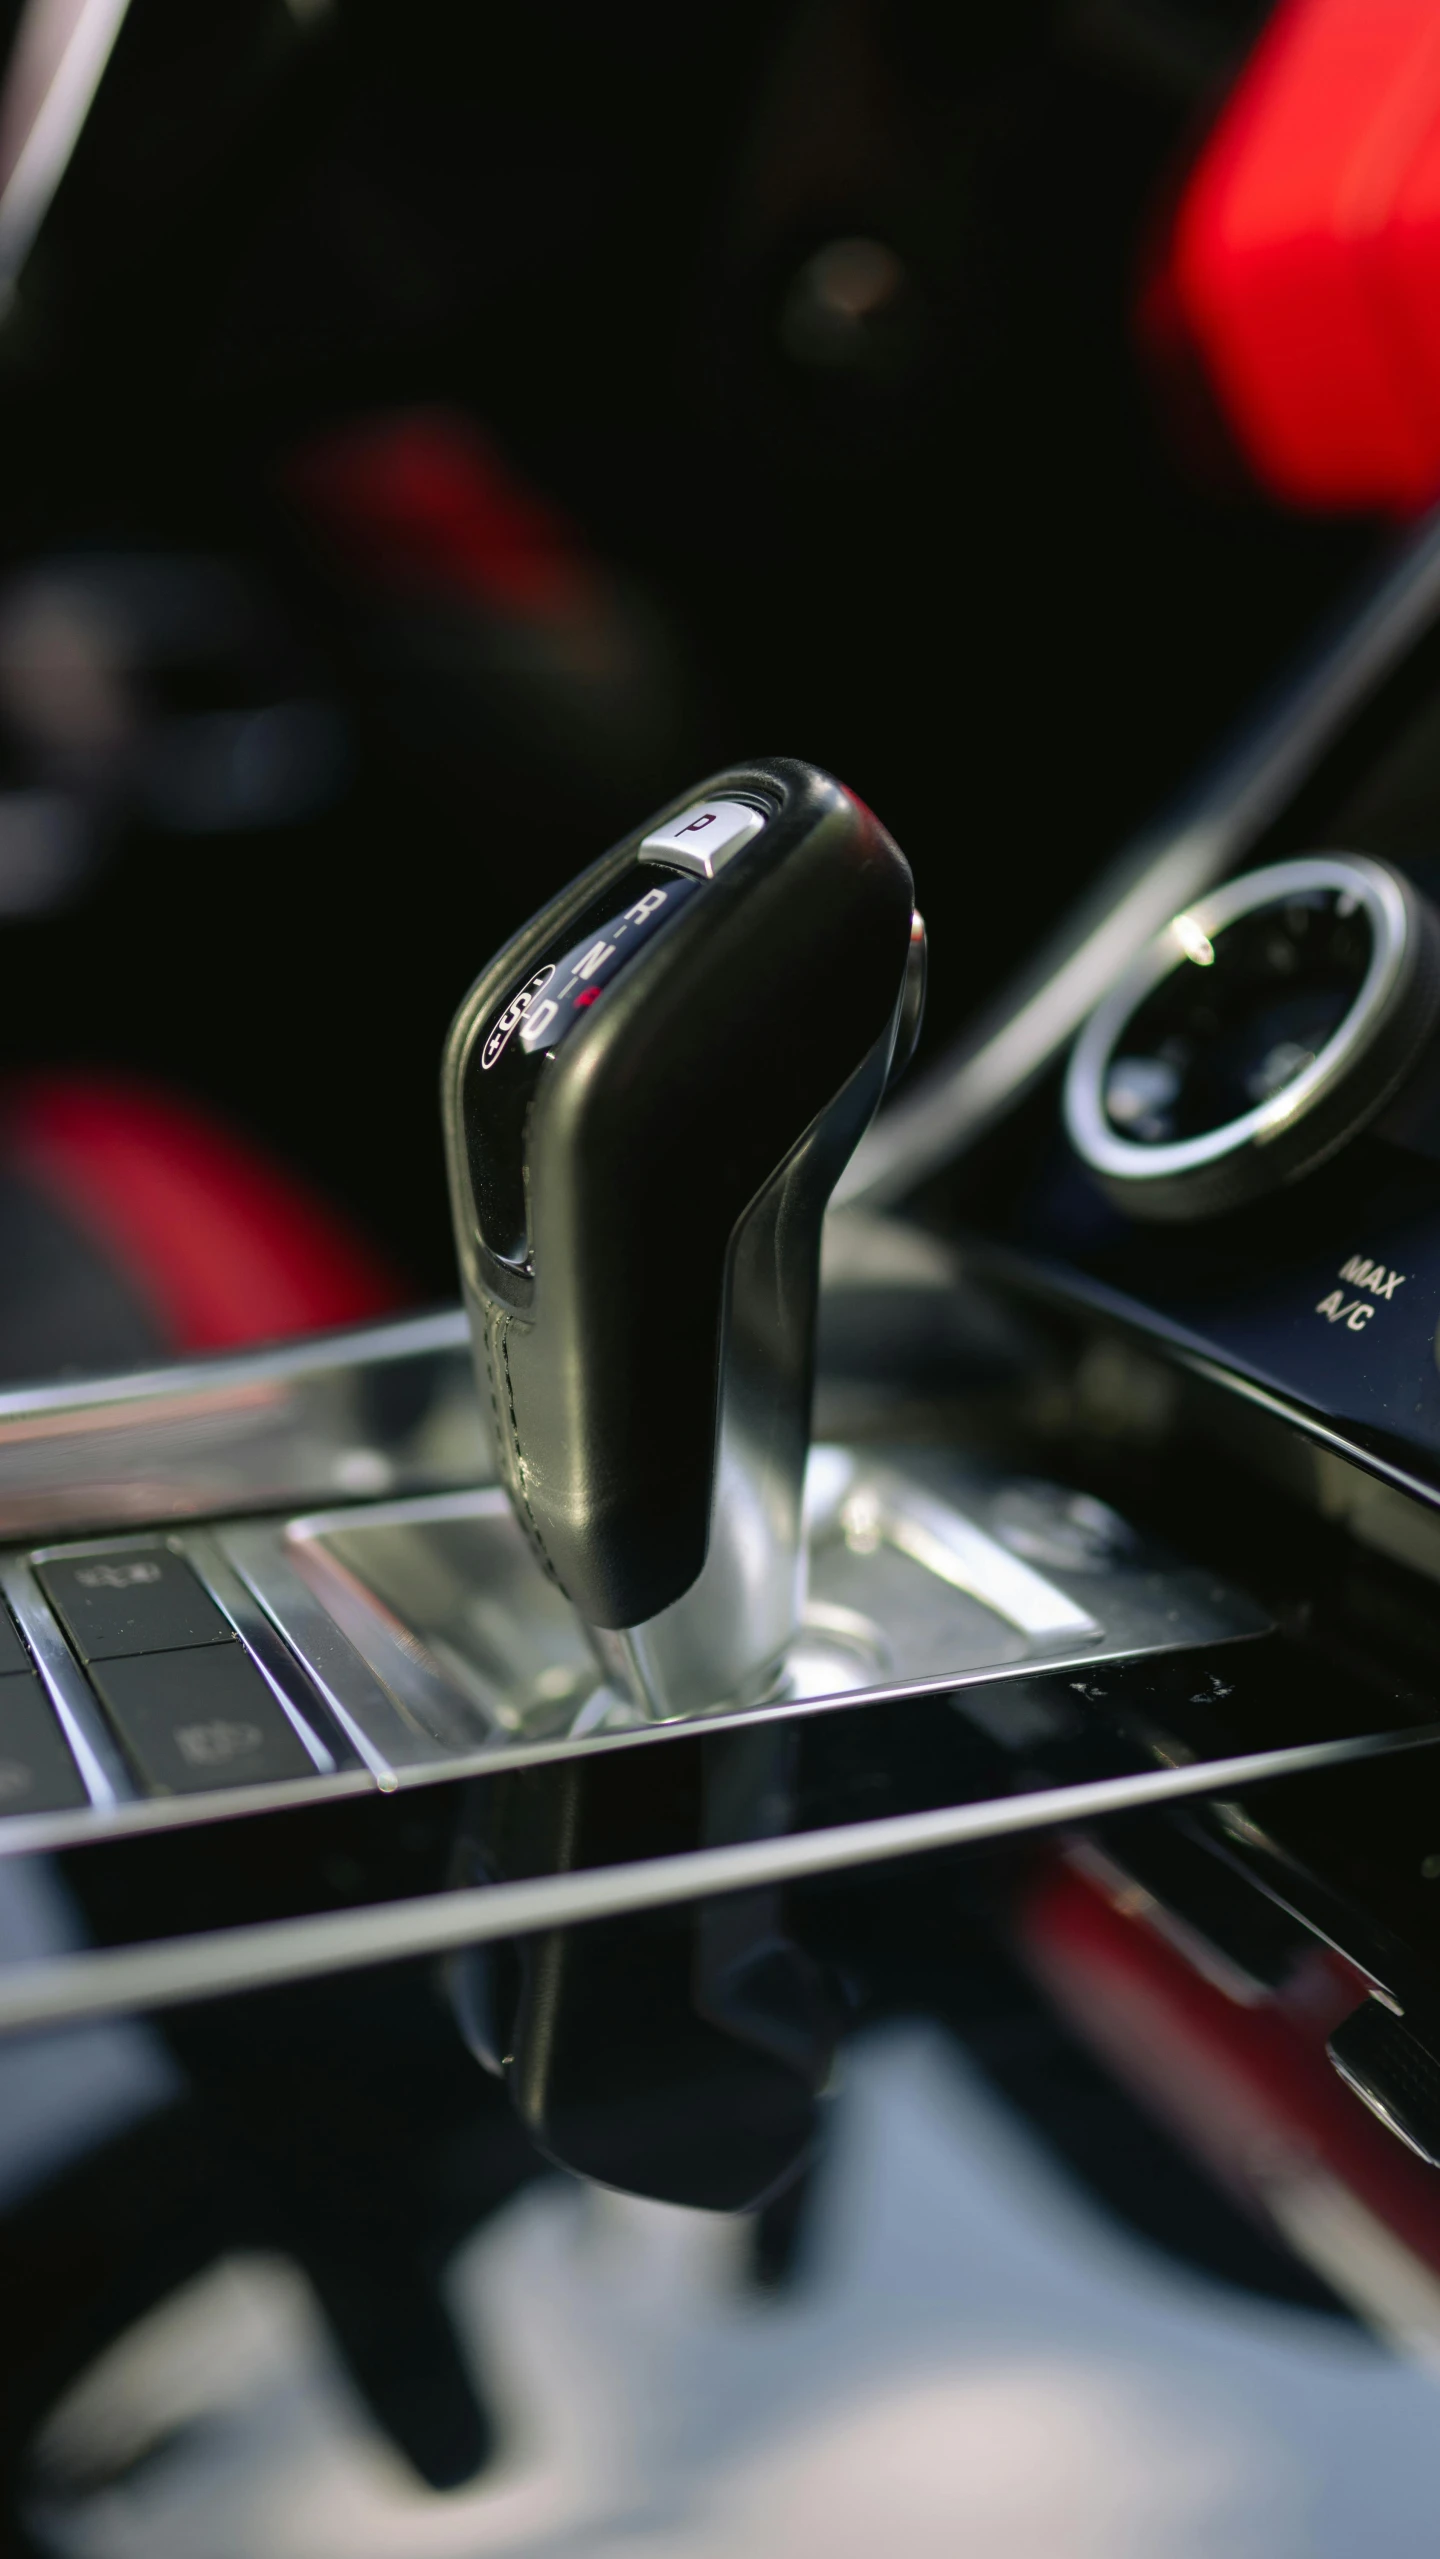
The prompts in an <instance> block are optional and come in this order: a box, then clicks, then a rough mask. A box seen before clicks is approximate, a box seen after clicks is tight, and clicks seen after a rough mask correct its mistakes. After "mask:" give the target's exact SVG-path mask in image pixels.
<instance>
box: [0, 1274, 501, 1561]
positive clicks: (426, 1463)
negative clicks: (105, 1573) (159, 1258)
mask: <svg viewBox="0 0 1440 2559" xmlns="http://www.w3.org/2000/svg"><path fill="white" fill-rule="evenodd" d="M493 1477H494V1468H493V1463H492V1459H491V1453H490V1447H489V1442H488V1438H487V1435H486V1432H485V1428H484V1424H483V1420H482V1417H481V1412H480V1406H479V1402H478V1399H477V1397H476V1393H475V1384H474V1375H473V1371H472V1368H471V1363H470V1336H469V1330H468V1328H467V1325H466V1322H465V1317H464V1315H463V1313H462V1312H461V1310H460V1309H459V1308H458V1307H446V1308H443V1309H442V1310H440V1311H439V1312H438V1313H435V1314H431V1315H418V1316H411V1317H406V1318H404V1319H402V1320H399V1321H397V1322H395V1323H391V1324H374V1325H367V1326H365V1327H364V1328H363V1329H360V1330H357V1331H353V1332H344V1333H329V1334H321V1335H311V1336H307V1337H306V1338H304V1339H302V1340H300V1341H293V1342H280V1343H275V1344H273V1345H271V1346H270V1347H269V1348H267V1349H264V1350H257V1351H245V1352H241V1353H227V1354H225V1355H224V1356H222V1357H219V1358H216V1359H203V1360H188V1361H177V1362H176V1363H175V1364H174V1365H173V1366H171V1367H166V1368H154V1369H137V1370H133V1371H130V1372H128V1373H126V1374H124V1375H121V1376H117V1377H97V1378H82V1379H77V1380H74V1381H67V1382H66V1383H64V1384H63V1385H53V1386H24V1387H12V1388H10V1389H8V1390H7V1391H5V1392H3V1393H0V1537H3V1538H6V1539H10V1540H13V1541H15V1542H16V1543H19V1542H20V1541H21V1540H22V1539H27V1540H36V1541H38V1540H39V1539H40V1538H42V1537H57V1536H58V1537H65V1536H84V1535H86V1534H87V1533H88V1532H95V1531H101V1530H104V1529H122V1530H123V1529H127V1528H137V1527H139V1526H141V1525H142V1524H144V1525H146V1526H149V1527H161V1528H163V1527H165V1526H166V1525H167V1524H168V1523H170V1522H172V1521H179V1520H184V1519H203V1518H207V1517H208V1518H214V1517H217V1516H224V1515H226V1514H229V1515H231V1516H233V1515H234V1514H235V1513H236V1512H239V1511H246V1510H276V1509H280V1508H282V1507H287V1506H288V1507H289V1508H292V1509H294V1508H298V1507H300V1506H301V1505H302V1504H313V1503H316V1502H333V1501H344V1500H347V1499H350V1500H362V1499H372V1500H373V1499H374V1498H375V1497H376V1496H377V1495H379V1494H386V1493H399V1492H420V1491H425V1490H428V1489H430V1488H432V1487H441V1486H445V1485H451V1484H475V1483H484V1482H488V1481H493Z"/></svg>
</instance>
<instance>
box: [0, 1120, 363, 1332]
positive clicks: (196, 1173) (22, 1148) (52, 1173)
mask: <svg viewBox="0 0 1440 2559" xmlns="http://www.w3.org/2000/svg"><path fill="white" fill-rule="evenodd" d="M0 1150H3V1154H4V1158H5V1160H6V1162H7V1163H8V1164H9V1165H10V1166H12V1167H13V1168H14V1169H15V1170H16V1171H17V1172H18V1173H20V1174H21V1175H22V1176H23V1177H24V1178H25V1179H26V1180H27V1181H29V1182H30V1183H32V1184H33V1185H34V1186H35V1187H36V1188H37V1189H38V1190H40V1191H41V1192H42V1193H43V1194H44V1195H45V1196H46V1197H48V1198H49V1199H50V1200H51V1201H52V1202H53V1204H54V1205H55V1206H56V1207H57V1208H59V1209H60V1210H61V1211H62V1212H63V1213H64V1214H65V1215H66V1216H67V1217H68V1218H69V1219H70V1220H71V1221H72V1223H73V1224H75V1225H76V1226H79V1227H80V1228H82V1229H83V1230H84V1231H85V1232H86V1233H87V1234H88V1235H89V1236H90V1237H91V1238H92V1240H93V1241H94V1243H95V1244H96V1245H97V1246H98V1247H99V1249H100V1250H101V1251H102V1252H103V1254H104V1255H105V1256H106V1258H107V1259H108V1260H110V1261H112V1262H113V1263H114V1264H115V1265H116V1266H117V1267H118V1269H119V1270H120V1272H121V1273H122V1275H123V1277H124V1278H125V1279H126V1280H127V1281H128V1282H129V1284H130V1286H131V1287H132V1288H133V1289H134V1291H135V1292H136V1294H137V1295H138V1296H139V1297H140V1298H141V1299H142V1300H143V1301H144V1303H145V1304H146V1305H148V1306H149V1308H150V1309H151V1310H152V1312H153V1314H154V1316H155V1318H156V1321H157V1323H158V1326H159V1328H160V1330H161V1332H162V1334H163V1336H164V1337H165V1339H166V1340H167V1341H168V1342H169V1343H170V1344H171V1346H172V1347H173V1348H174V1349H175V1350H189V1351H204V1350H221V1349H224V1348H226V1347H228V1346H231V1345H233V1344H236V1343H240V1342H250V1341H263V1340H269V1339H274V1338H275V1337H277V1336H281V1335H284V1334H287V1333H303V1332H313V1331H318V1330H321V1329H323V1328H324V1327H326V1326H329V1325H338V1324H355V1323H360V1322H363V1321H365V1320H366V1319H367V1318H369V1317H372V1316H377V1315H383V1314H385V1313H386V1312H388V1311H389V1310H391V1309H393V1308H394V1307H395V1306H397V1305H398V1304H400V1303H401V1302H402V1301H403V1291H402V1289H401V1288H400V1286H399V1284H398V1282H397V1281H396V1279H395V1278H394V1276H393V1275H392V1273H390V1272H389V1271H388V1270H387V1269H386V1268H385V1267H384V1265H383V1263H382V1262H381V1261H380V1259H379V1258H378V1256H377V1255H375V1254H374V1253H372V1252H371V1251H370V1249H369V1248H368V1247H367V1246H366V1245H365V1244H363V1243H361V1242H360V1241H359V1240H358V1239H357V1238H356V1237H355V1236H354V1235H352V1234H351V1233H350V1232H349V1231H348V1229H347V1228H346V1226H345V1225H344V1223H343V1221H342V1220H341V1219H340V1218H339V1217H337V1216H336V1215H335V1214H334V1213H333V1212H332V1211H331V1210H329V1209H328V1208H326V1207H324V1206H323V1205H321V1203H319V1202H318V1201H317V1200H315V1199H313V1198H312V1197H311V1196H310V1194H309V1193H308V1192H307V1191H306V1190H304V1189H303V1188H302V1186H301V1185H300V1184H299V1183H298V1182H297V1181H295V1180H294V1179H293V1178H292V1177H291V1176H290V1175H288V1174H286V1173H282V1172H280V1171H277V1169H276V1168H275V1166H274V1165H273V1164H270V1163H269V1162H267V1161H266V1159H265V1158H264V1157H263V1156H262V1155H261V1154H259V1153H258V1152H257V1150H256V1149H255V1148H254V1147H252V1146H250V1145H249V1144H247V1142H246V1141H245V1140H244V1139H243V1138H240V1137H237V1136H235V1135H233V1134H232V1133H231V1132H230V1131H228V1130H227V1129H225V1128H223V1127H221V1126H218V1125H217V1124H216V1123H215V1121H213V1120H212V1119H211V1118H210V1117H209V1116H208V1115H207V1114H205V1113H202V1112H201V1111H199V1110H197V1109H195V1108H193V1107H192V1106H191V1105H189V1104H188V1103H184V1102H180V1101H177V1100H175V1099H174V1097H173V1096H171V1095H169V1094H167V1093H164V1092H161V1091H158V1090H155V1089H152V1088H150V1087H148V1086H145V1085H142V1084H133V1083H129V1082H124V1081H119V1080H116V1081H110V1080H101V1079H100V1078H98V1077H91V1076H84V1075H51V1076H43V1077H38V1078H35V1079H33V1080H32V1081H29V1082H27V1083H24V1084H21V1085H18V1086H16V1087H13V1088H12V1089H11V1090H10V1092H9V1093H8V1094H7V1095H6V1096H5V1099H4V1102H3V1104H0Z"/></svg>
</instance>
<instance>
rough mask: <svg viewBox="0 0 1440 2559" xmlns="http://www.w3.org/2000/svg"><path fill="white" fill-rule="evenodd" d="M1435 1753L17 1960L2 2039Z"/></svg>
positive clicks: (1240, 1769)
mask: <svg viewBox="0 0 1440 2559" xmlns="http://www.w3.org/2000/svg"><path fill="white" fill-rule="evenodd" d="M1437 1742H1440V1726H1436V1725H1429V1726H1427V1727H1425V1728H1424V1729H1423V1730H1422V1731H1419V1732H1407V1733H1384V1734H1373V1735H1372V1734H1367V1735H1363V1736H1360V1737H1358V1738H1355V1739H1351V1740H1348V1741H1333V1742H1307V1743H1303V1744H1300V1745H1298V1746H1295V1747H1292V1748H1290V1749H1286V1750H1270V1751H1254V1752H1251V1753H1248V1754H1246V1755H1242V1756H1240V1757H1235V1758H1230V1759H1217V1760H1212V1761H1210V1762H1209V1763H1208V1764H1207V1765H1205V1766H1201V1767H1196V1766H1187V1767H1184V1768H1162V1769H1146V1770H1144V1771H1142V1772H1141V1773H1140V1774H1139V1775H1136V1776H1131V1777H1107V1778H1100V1779H1094V1780H1091V1781H1089V1782H1088V1783H1086V1784H1083V1785H1079V1786H1054V1787H1044V1788H1039V1789H1037V1790H1036V1791H1035V1792H1034V1793H1033V1794H1028V1795H1009V1796H1004V1797H1001V1798H999V1799H991V1800H987V1801H986V1802H983V1803H978V1804H958V1805H951V1806H946V1807H944V1808H942V1809H941V1810H939V1811H932V1812H924V1813H902V1814H895V1815H892V1816H890V1817H888V1818H887V1819H885V1820H883V1821H873V1822H854V1823H847V1824H844V1825H842V1826H840V1827H837V1828H833V1829H829V1830H817V1831H804V1832H801V1833H799V1834H798V1835H792V1836H790V1837H786V1838H780V1839H757V1840H744V1841H740V1842H738V1843H736V1844H734V1845H732V1846H727V1847H721V1848H702V1849H691V1850H688V1851H686V1852H685V1853H684V1854H683V1855H681V1856H676V1857H656V1858H652V1859H650V1860H648V1861H646V1862H644V1863H641V1864H636V1865H628V1866H612V1867H605V1868H601V1869H599V1870H597V1871H593V1872H590V1873H585V1874H578V1875H555V1876H544V1877H541V1878H539V1879H538V1880H535V1881H527V1882H524V1883H518V1884H491V1885H482V1886H479V1887H471V1888H470V1889H468V1890H464V1891H459V1892H454V1893H430V1894H427V1895H426V1896H425V1897H424V1898H423V1899H417V1900H413V1901H404V1902H387V1903H384V1904H382V1905H381V1906H380V1907H379V1908H378V1909H373V1910H364V1911H341V1912H325V1913H323V1914H320V1915H318V1916H316V1917H307V1918H304V1919H284V1920H270V1921H265V1922H262V1923H260V1924H259V1925H255V1926H251V1927H246V1928H231V1929H217V1930H213V1931H211V1932H209V1933H207V1934H205V1935H198V1936H194V1937H183V1938H179V1939H176V1940H173V1941H171V1942H168V1943H154V1944H147V1945H139V1946H133V1947H129V1946H127V1947H113V1948H110V1947H107V1948H105V1949H103V1950H101V1951H99V1952H93V1953H89V1954H81V1955H62V1956H58V1957H56V1958H55V1959H54V1960H53V1961H52V1962H49V1963H39V1964H20V1965H16V1966H15V1967H14V1968H13V1969H12V1970H9V1971H4V1972H0V2034H14V2033H18V2032H22V2031H25V2030H27V2029H31V2028H34V2027H37V2026H42V2025H58V2024H75V2023H78V2022H79V2021H80V2020H82V2019H91V2018H97V2017H113V2016H121V2015H124V2014H126V2013H128V2012H131V2011H134V2010H151V2009H156V2008H169V2007H177V2006H180V2005H182V2004H184V2003H185V2002H187V2001H191V2000H197V1999H213V1998H221V1997H224V1996H226V1995H228V1994H230V1993H232V1992H235V1991H242V1990H258V1989H263V1988H275V1987H277V1986H278V1985H279V1984H281V1983H284V1982H294V1981H307V1980H313V1979H315V1978H316V1977H317V1976H319V1975H321V1974H327V1973H338V1972H358V1971H361V1970H363V1969H364V1968H365V1967H366V1966H367V1965H371V1964H383V1963H399V1962H403V1961H406V1960H410V1959H413V1958H415V1957H418V1956H426V1955H439V1954H446V1953H451V1952H454V1951H455V1950H456V1949H457V1948H460V1947H463V1946H476V1945H485V1944H489V1943H492V1942H493V1941H494V1940H495V1939H496V1938H501V1937H517V1936H527V1935H531V1934H533V1933H534V1932H535V1931H537V1930H539V1929H550V1928H568V1927H574V1926H576V1925H578V1924H580V1923H583V1922H584V1921H586V1920H592V1919H601V1918H610V1917H614V1916H618V1915H620V1914H621V1913H624V1912H633V1911H641V1910H658V1909H663V1908H665V1907H666V1906H667V1905H668V1904H674V1903H677V1902H687V1901H695V1900H699V1899H702V1898H705V1897H708V1896H710V1895H712V1894H717V1893H732V1892H747V1891H753V1890H754V1889H755V1888H756V1887H757V1886H759V1885H762V1884H777V1883H785V1882H795V1881H798V1880H800V1879H801V1878H803V1877H806V1876H814V1875H829V1874H837V1873H840V1872H843V1871H844V1870H845V1869H846V1868H853V1867H860V1866H875V1865H881V1864H884V1863H887V1862H889V1861H890V1860H893V1859H896V1858H902V1857H914V1856H923V1855H927V1854H932V1853H933V1852H934V1851H936V1850H938V1849H942V1848H958V1847H964V1846H971V1845H975V1844H977V1843H979V1842H981V1841H986V1840H995V1839H1007V1838H1009V1839H1013V1838H1016V1837H1021V1836H1023V1835H1024V1834H1026V1833H1027V1832H1031V1831H1039V1830H1052V1829H1056V1828H1058V1827H1060V1826H1062V1825H1063V1824H1066V1823H1069V1822H1079V1821H1096V1820H1100V1819H1103V1818H1107V1817H1109V1816H1110V1815H1113V1814H1116V1813H1124V1812H1134V1811H1143V1810H1147V1809H1153V1808H1154V1807H1155V1806H1157V1805H1160V1804H1172V1803H1179V1802H1183V1801H1185V1800H1186V1799H1187V1798H1189V1797H1193V1796H1197V1795H1214V1794H1218V1793H1220V1792H1222V1791H1227V1792H1228V1791H1231V1790H1233V1789H1235V1788H1237V1787H1243V1788H1244V1789H1245V1790H1246V1791H1247V1792H1248V1791H1249V1790H1250V1789H1251V1788H1252V1787H1255V1786H1260V1785H1265V1784H1268V1783H1270V1782H1272V1781H1273V1780H1274V1779H1276V1778H1283V1777H1293V1776H1300V1775H1303V1774H1306V1773H1308V1772H1312V1771H1314V1770H1317V1769H1324V1768H1341V1767H1345V1766H1347V1765H1349V1764H1351V1763H1353V1762H1356V1761H1359V1760H1362V1759H1374V1758H1380V1757H1384V1756H1386V1755H1388V1754H1390V1753H1393V1752H1396V1751H1401V1750H1414V1749H1420V1748H1433V1747H1434V1746H1435V1745H1436V1744H1437Z"/></svg>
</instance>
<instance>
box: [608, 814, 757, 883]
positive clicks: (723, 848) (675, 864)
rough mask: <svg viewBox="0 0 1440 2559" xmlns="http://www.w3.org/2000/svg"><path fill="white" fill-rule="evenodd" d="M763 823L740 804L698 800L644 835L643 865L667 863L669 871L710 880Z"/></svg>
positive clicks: (642, 848) (641, 848)
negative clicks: (682, 872)
mask: <svg viewBox="0 0 1440 2559" xmlns="http://www.w3.org/2000/svg"><path fill="white" fill-rule="evenodd" d="M764 823H765V819H764V816H763V813H762V812H761V811H760V810H759V809H752V808H748V807H747V806H746V804H745V802H744V801H743V800H699V801H697V803H696V805H695V806H694V808H689V809H682V810H681V812H680V815H679V816H678V817H672V818H669V819H667V820H666V823H665V824H664V826H657V827H656V828H655V830H654V832H653V833H652V834H650V835H647V836H646V838H645V841H644V843H643V844H642V845H641V847H640V853H639V859H640V860H641V861H642V862H668V864H669V865H670V867H671V869H672V870H676V871H693V873H694V874H695V877H696V878H697V879H700V880H713V879H714V877H715V874H716V872H717V871H723V870H724V868H725V865H726V863H727V862H729V861H731V860H732V859H733V858H734V856H735V855H736V854H737V853H738V852H739V850H740V847H741V845H742V844H748V843H749V841H750V839H751V837H752V836H753V835H758V834H759V832H760V829H761V827H762V826H763V825H764Z"/></svg>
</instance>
